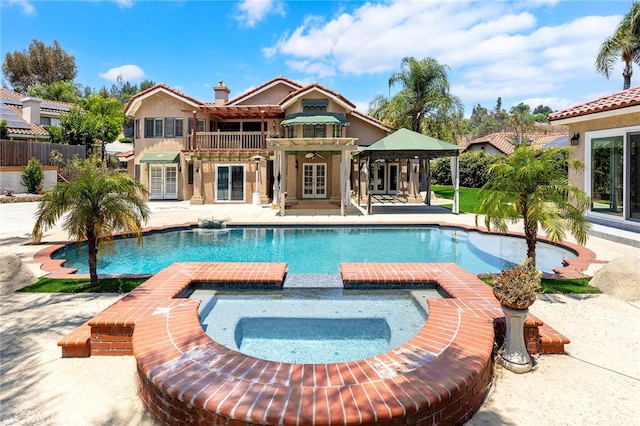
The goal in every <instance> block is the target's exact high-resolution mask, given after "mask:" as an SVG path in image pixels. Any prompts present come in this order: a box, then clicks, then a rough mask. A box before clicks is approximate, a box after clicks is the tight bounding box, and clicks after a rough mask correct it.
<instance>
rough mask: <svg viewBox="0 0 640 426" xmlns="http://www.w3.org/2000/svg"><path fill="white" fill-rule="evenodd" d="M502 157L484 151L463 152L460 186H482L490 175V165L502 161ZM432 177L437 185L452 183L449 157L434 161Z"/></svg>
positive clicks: (461, 156)
mask: <svg viewBox="0 0 640 426" xmlns="http://www.w3.org/2000/svg"><path fill="white" fill-rule="evenodd" d="M502 158H503V156H502V155H487V154H485V153H484V152H463V153H462V154H461V155H460V186H464V187H466V188H481V187H482V186H483V185H484V184H485V183H486V182H487V179H488V177H489V175H488V173H487V169H488V168H489V166H490V165H491V164H493V163H495V162H498V161H502ZM431 178H432V181H433V183H434V184H435V185H451V163H450V159H449V158H440V159H438V160H436V161H434V162H433V164H432V165H431Z"/></svg>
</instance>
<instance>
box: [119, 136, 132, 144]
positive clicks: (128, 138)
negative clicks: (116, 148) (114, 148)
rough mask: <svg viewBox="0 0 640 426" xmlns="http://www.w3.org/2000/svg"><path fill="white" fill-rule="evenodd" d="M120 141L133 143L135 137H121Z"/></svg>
mask: <svg viewBox="0 0 640 426" xmlns="http://www.w3.org/2000/svg"><path fill="white" fill-rule="evenodd" d="M118 142H121V143H131V142H133V138H130V137H124V138H122V139H120V140H119V141H118Z"/></svg>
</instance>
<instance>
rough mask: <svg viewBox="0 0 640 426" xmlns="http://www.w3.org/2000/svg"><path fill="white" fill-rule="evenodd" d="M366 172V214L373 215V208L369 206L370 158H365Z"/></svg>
mask: <svg viewBox="0 0 640 426" xmlns="http://www.w3.org/2000/svg"><path fill="white" fill-rule="evenodd" d="M367 170H368V171H369V173H368V174H367V214H368V215H369V214H371V213H373V208H372V206H371V156H369V157H367Z"/></svg>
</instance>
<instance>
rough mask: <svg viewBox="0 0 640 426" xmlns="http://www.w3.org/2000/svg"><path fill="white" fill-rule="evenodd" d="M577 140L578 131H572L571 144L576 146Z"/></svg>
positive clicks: (578, 138) (578, 136)
mask: <svg viewBox="0 0 640 426" xmlns="http://www.w3.org/2000/svg"><path fill="white" fill-rule="evenodd" d="M579 141H580V133H574V134H573V136H571V146H577V145H578V142H579Z"/></svg>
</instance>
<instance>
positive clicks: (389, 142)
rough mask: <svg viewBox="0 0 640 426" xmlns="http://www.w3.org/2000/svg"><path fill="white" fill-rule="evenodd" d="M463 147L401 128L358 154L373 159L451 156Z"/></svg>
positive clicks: (455, 154)
mask: <svg viewBox="0 0 640 426" xmlns="http://www.w3.org/2000/svg"><path fill="white" fill-rule="evenodd" d="M463 149H464V148H462V147H460V146H458V145H455V144H452V143H449V142H444V141H441V140H439V139H436V138H432V137H431V136H427V135H423V134H421V133H417V132H414V131H412V130H409V129H400V130H397V131H395V132H393V133H392V134H390V135H389V136H387V137H385V138H383V139H380V140H379V141H378V142H376V143H374V144H373V145H371V146H368V147H366V148H362V149H361V150H360V151H359V152H358V156H359V157H360V158H362V157H371V158H372V159H393V158H434V157H451V156H457V155H458V154H459V152H460V151H462V150H463Z"/></svg>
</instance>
